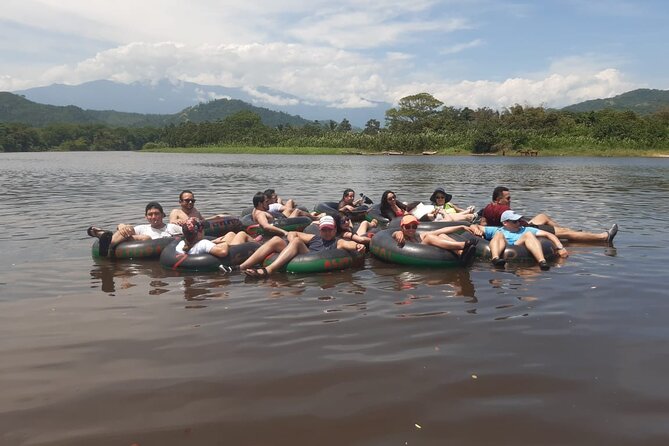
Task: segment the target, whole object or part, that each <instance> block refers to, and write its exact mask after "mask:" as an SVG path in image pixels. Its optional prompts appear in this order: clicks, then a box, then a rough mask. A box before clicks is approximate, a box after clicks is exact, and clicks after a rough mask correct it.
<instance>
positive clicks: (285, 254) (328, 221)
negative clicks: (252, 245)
mask: <svg viewBox="0 0 669 446" xmlns="http://www.w3.org/2000/svg"><path fill="white" fill-rule="evenodd" d="M336 235H337V225H336V223H335V221H334V218H332V217H331V216H329V215H325V216H323V217H321V218H320V220H319V221H318V234H306V233H304V232H289V233H288V237H287V238H288V243H286V242H285V241H284V240H283V239H281V238H280V237H272V238H271V239H270V240H269V241H268V242H267V243H265V244H264V245H262V246H261V247H260V248H258V250H257V251H256V252H255V253H253V255H251V257H249V258H248V259H247V260H246V261H245V262H243V263H242V264H241V265H239V268H240V269H241V270H242V271H243V272H244V274H246V275H247V276H249V277H255V278H263V277H267V276H269V275H270V274H272V273H274V272H276V271H278V270H279V269H281V268H282V267H283V266H284V265H285V264H286V263H288V262H290V261H291V260H292V259H293V257H295V256H296V255H298V254H306V253H309V252H320V251H325V250H328V249H345V250H347V251H352V252H355V251H357V252H363V251H364V250H365V245H363V244H361V243H356V242H354V241H351V240H343V239H340V238H337V237H336ZM275 252H276V253H278V254H279V256H278V257H277V258H276V259H275V260H274V261H273V262H272V264H271V265H268V266H266V267H264V268H258V269H256V268H253V266H254V265H256V264H258V263H261V262H262V261H263V260H264V259H265V258H267V256H269V255H270V254H272V253H275Z"/></svg>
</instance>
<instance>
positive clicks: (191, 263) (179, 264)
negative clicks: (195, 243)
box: [160, 240, 260, 271]
mask: <svg viewBox="0 0 669 446" xmlns="http://www.w3.org/2000/svg"><path fill="white" fill-rule="evenodd" d="M178 243H179V241H178V240H175V241H173V242H172V243H170V244H169V245H168V246H167V247H166V248H165V249H164V250H163V252H162V254H160V264H161V265H162V266H163V267H164V268H167V269H171V270H175V271H176V270H179V271H218V270H219V268H220V267H221V266H232V265H239V264H240V263H242V262H244V261H245V260H246V259H248V258H249V257H250V256H251V254H253V253H254V252H255V250H256V249H258V247H260V245H259V244H258V243H256V242H247V243H242V244H240V245H231V246H230V250H229V252H228V255H227V256H225V257H216V256H213V255H211V254H197V255H190V254H179V253H177V250H176V247H177V244H178Z"/></svg>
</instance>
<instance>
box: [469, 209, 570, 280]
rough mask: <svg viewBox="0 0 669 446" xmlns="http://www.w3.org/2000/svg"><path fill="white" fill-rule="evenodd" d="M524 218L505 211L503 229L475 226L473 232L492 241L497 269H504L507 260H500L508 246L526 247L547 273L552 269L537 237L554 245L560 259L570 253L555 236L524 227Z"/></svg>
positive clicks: (491, 248)
mask: <svg viewBox="0 0 669 446" xmlns="http://www.w3.org/2000/svg"><path fill="white" fill-rule="evenodd" d="M522 219H523V216H522V215H521V214H517V213H515V212H513V211H512V210H508V211H504V212H503V213H502V215H501V216H500V221H501V222H502V226H501V227H495V226H479V225H473V226H472V230H473V231H475V233H478V232H479V231H480V232H481V233H482V235H483V237H484V238H485V239H486V240H490V254H491V255H492V261H491V262H492V264H493V265H494V266H497V267H503V266H504V265H505V264H506V260H504V259H502V258H500V256H501V255H502V253H504V250H505V249H506V246H507V245H516V246H525V248H527V250H528V251H529V252H530V254H532V256H533V257H534V258H535V259H536V261H537V262H539V267H540V268H541V269H542V270H544V271H547V270H548V269H550V267H549V266H548V262H546V258H545V257H544V253H543V249H542V248H541V242H539V240H538V238H537V237H545V238H547V239H548V240H550V242H551V243H552V244H553V247H554V249H555V250H556V252H557V254H558V255H559V256H560V257H567V256H568V255H569V253H568V252H567V250H566V249H565V247H564V246H562V243H561V242H560V239H558V238H557V237H556V236H555V235H554V234H551V233H550V232H548V231H543V230H541V229H537V228H532V227H529V226H522V225H521V221H522Z"/></svg>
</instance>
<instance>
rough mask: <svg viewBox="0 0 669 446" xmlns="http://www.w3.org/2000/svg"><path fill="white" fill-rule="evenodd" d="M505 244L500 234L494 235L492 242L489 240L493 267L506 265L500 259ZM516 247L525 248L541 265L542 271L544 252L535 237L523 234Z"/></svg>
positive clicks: (530, 234) (544, 260) (544, 261)
mask: <svg viewBox="0 0 669 446" xmlns="http://www.w3.org/2000/svg"><path fill="white" fill-rule="evenodd" d="M506 244H507V243H506V239H505V238H504V234H502V233H501V232H497V233H495V235H494V236H493V238H492V240H490V245H489V246H490V254H491V255H492V263H493V265H495V266H503V265H504V264H505V263H506V262H505V261H504V260H503V259H500V256H501V255H502V254H503V253H504V250H505V249H506ZM516 246H525V248H527V250H528V251H529V253H530V254H532V257H534V258H535V259H536V261H537V262H539V264H540V265H542V269H543V265H544V264H545V263H546V258H545V257H544V251H543V248H542V247H541V242H540V241H539V239H538V238H537V236H536V235H534V234H532V233H531V232H526V233H524V234H523V235H521V236H520V238H519V239H518V241H517V242H516Z"/></svg>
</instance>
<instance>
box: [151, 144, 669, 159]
mask: <svg viewBox="0 0 669 446" xmlns="http://www.w3.org/2000/svg"><path fill="white" fill-rule="evenodd" d="M138 152H151V153H216V154H228V155H229V154H250V155H354V156H421V157H423V156H483V157H485V156H489V157H500V158H536V157H539V158H542V157H543V158H547V157H565V156H573V157H602V158H608V157H639V158H669V149H668V150H667V151H666V153H665V152H664V151H662V150H651V149H648V150H632V149H600V148H597V149H576V148H564V149H553V148H551V149H541V150H536V151H534V152H533V154H532V155H527V154H523V153H521V152H517V151H511V152H510V151H506V153H504V154H502V153H472V152H470V151H464V150H460V149H446V150H435V151H430V152H429V153H426V152H417V153H413V152H389V151H383V152H372V151H367V150H361V149H354V148H335V147H279V146H274V147H237V146H208V147H164V148H152V149H143V150H139V151H138Z"/></svg>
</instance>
